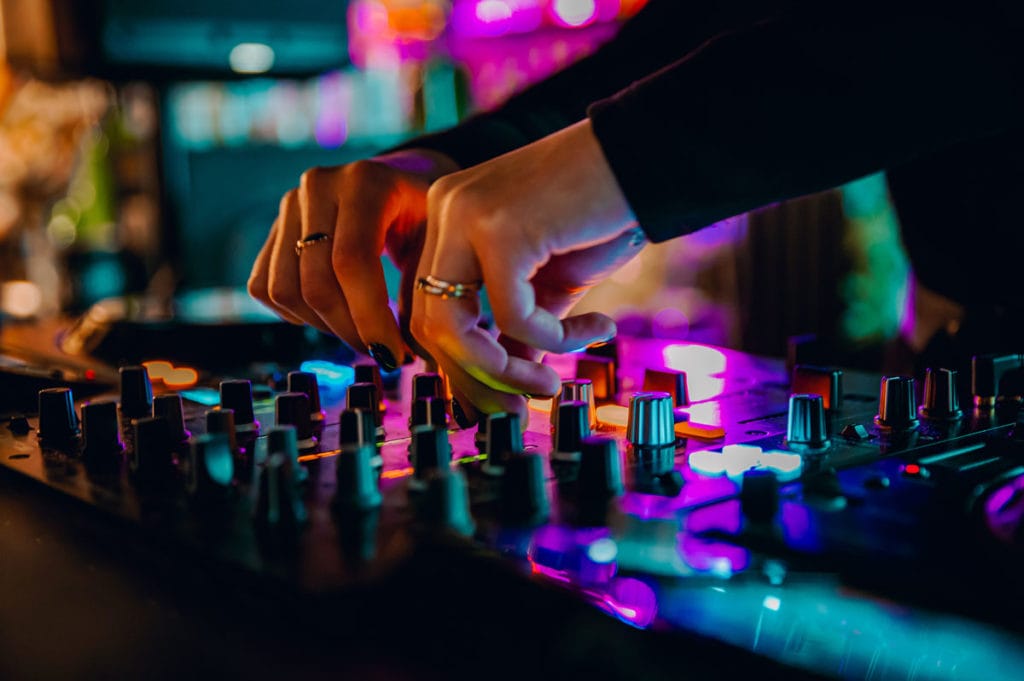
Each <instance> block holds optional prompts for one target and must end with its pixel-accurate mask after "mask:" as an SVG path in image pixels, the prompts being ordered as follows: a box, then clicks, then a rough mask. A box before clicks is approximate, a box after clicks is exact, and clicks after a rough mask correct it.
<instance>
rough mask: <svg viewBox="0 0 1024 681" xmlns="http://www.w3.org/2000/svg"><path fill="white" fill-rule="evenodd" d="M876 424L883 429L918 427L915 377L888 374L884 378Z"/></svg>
mask: <svg viewBox="0 0 1024 681" xmlns="http://www.w3.org/2000/svg"><path fill="white" fill-rule="evenodd" d="M875 425H877V426H878V427H879V428H882V429H883V430H893V431H899V430H911V429H913V428H916V427H917V395H916V394H915V393H914V379H913V378H911V377H909V376H887V377H885V378H883V379H882V390H881V394H880V395H879V397H878V416H876V417H875Z"/></svg>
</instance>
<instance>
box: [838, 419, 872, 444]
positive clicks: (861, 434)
mask: <svg viewBox="0 0 1024 681" xmlns="http://www.w3.org/2000/svg"><path fill="white" fill-rule="evenodd" d="M839 434H840V435H842V436H843V437H845V438H846V439H847V440H851V441H854V442H862V441H864V440H867V439H868V438H869V437H871V435H870V434H869V433H868V429H867V428H865V427H864V426H862V425H861V424H859V423H850V424H847V425H845V426H843V429H842V430H841V431H839Z"/></svg>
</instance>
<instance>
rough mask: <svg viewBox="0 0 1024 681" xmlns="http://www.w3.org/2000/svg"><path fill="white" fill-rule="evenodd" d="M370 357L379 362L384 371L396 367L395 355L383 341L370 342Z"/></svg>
mask: <svg viewBox="0 0 1024 681" xmlns="http://www.w3.org/2000/svg"><path fill="white" fill-rule="evenodd" d="M370 357H373V361H375V362H376V363H377V364H379V365H380V368H381V369H383V370H384V371H388V372H391V371H394V370H395V369H397V368H398V362H396V361H395V356H394V355H393V354H391V350H389V349H388V346H386V345H384V344H383V343H370Z"/></svg>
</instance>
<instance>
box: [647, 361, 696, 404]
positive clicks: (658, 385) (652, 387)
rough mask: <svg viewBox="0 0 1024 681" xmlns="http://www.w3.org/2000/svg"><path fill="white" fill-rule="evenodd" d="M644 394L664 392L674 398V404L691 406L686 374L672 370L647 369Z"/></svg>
mask: <svg viewBox="0 0 1024 681" xmlns="http://www.w3.org/2000/svg"><path fill="white" fill-rule="evenodd" d="M644 392H664V393H668V394H669V395H671V396H672V404H673V405H674V406H676V407H685V406H687V405H689V404H690V395H689V392H688V390H687V388H686V373H685V372H683V371H674V370H671V369H647V370H645V371H644Z"/></svg>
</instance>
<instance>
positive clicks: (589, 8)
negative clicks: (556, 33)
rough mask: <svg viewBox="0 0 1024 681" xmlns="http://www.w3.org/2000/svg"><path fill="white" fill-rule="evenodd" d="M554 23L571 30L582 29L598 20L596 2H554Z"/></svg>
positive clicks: (581, 0)
mask: <svg viewBox="0 0 1024 681" xmlns="http://www.w3.org/2000/svg"><path fill="white" fill-rule="evenodd" d="M551 15H552V19H553V20H554V22H555V23H556V24H558V25H561V26H568V27H569V28H580V27H582V26H586V25H588V24H591V23H593V22H594V20H595V19H597V2H596V0H554V2H552V3H551Z"/></svg>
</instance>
